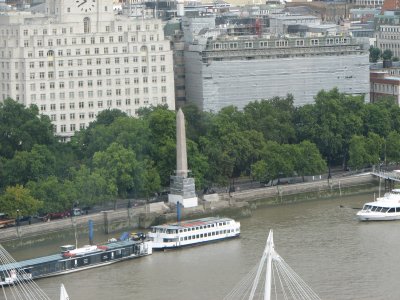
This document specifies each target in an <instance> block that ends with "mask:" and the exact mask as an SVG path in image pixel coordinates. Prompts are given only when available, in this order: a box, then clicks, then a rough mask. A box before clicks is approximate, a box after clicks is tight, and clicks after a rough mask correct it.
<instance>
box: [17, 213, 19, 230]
mask: <svg viewBox="0 0 400 300" xmlns="http://www.w3.org/2000/svg"><path fill="white" fill-rule="evenodd" d="M17 226H19V209H17Z"/></svg>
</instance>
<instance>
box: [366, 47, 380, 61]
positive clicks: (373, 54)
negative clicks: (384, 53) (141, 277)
mask: <svg viewBox="0 0 400 300" xmlns="http://www.w3.org/2000/svg"><path fill="white" fill-rule="evenodd" d="M380 56H381V50H380V49H379V48H376V47H373V46H371V47H370V48H369V61H370V62H373V63H375V62H377V61H378V59H379V57H380Z"/></svg>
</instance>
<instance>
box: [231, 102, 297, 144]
mask: <svg viewBox="0 0 400 300" xmlns="http://www.w3.org/2000/svg"><path fill="white" fill-rule="evenodd" d="M294 111H295V108H294V105H293V96H292V95H288V96H287V97H286V98H280V97H274V98H272V99H270V100H261V101H254V102H250V103H249V104H247V105H246V106H245V107H244V109H243V115H244V116H243V121H240V123H238V124H239V125H240V126H241V128H242V130H247V129H253V130H256V131H258V132H261V133H262V134H263V135H264V137H265V139H266V140H272V141H276V142H278V143H289V142H293V141H294V140H295V129H294V126H293V118H294Z"/></svg>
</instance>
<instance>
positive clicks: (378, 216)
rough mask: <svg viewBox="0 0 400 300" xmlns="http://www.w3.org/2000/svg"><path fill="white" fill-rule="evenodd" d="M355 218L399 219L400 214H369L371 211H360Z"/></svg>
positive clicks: (367, 219)
mask: <svg viewBox="0 0 400 300" xmlns="http://www.w3.org/2000/svg"><path fill="white" fill-rule="evenodd" d="M357 218H358V220H360V221H395V220H400V215H397V216H390V215H387V214H381V215H377V214H371V213H360V214H357Z"/></svg>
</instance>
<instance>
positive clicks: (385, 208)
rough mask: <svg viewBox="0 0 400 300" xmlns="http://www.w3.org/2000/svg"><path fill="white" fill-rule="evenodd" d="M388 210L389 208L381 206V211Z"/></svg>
mask: <svg viewBox="0 0 400 300" xmlns="http://www.w3.org/2000/svg"><path fill="white" fill-rule="evenodd" d="M388 210H389V208H387V207H383V208H382V210H381V212H383V213H385V212H387V211H388Z"/></svg>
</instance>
